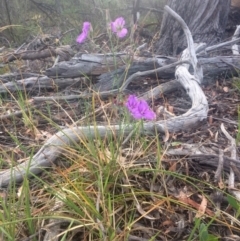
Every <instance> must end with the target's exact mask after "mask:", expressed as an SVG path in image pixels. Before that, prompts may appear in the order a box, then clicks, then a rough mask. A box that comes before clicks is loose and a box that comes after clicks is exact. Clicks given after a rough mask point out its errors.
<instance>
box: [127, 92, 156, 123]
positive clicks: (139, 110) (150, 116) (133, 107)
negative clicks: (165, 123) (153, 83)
mask: <svg viewBox="0 0 240 241" xmlns="http://www.w3.org/2000/svg"><path fill="white" fill-rule="evenodd" d="M126 107H127V108H128V110H129V112H130V113H131V115H132V116H133V117H134V118H135V119H137V120H139V119H146V120H154V119H155V118H156V114H155V113H154V112H153V111H152V110H151V109H150V107H149V105H148V103H147V102H146V101H145V100H138V98H137V97H136V96H135V95H130V96H129V97H128V100H127V102H126Z"/></svg>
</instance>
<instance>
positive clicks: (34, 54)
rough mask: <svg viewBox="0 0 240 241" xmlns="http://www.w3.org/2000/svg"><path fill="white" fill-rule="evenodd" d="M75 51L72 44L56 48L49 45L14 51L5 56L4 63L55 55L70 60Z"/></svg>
mask: <svg viewBox="0 0 240 241" xmlns="http://www.w3.org/2000/svg"><path fill="white" fill-rule="evenodd" d="M73 55H74V52H73V50H72V49H71V46H70V45H65V46H61V47H58V48H54V47H51V46H49V47H48V48H47V49H44V50H42V51H22V52H20V53H12V54H10V55H9V54H8V55H7V56H5V57H3V63H9V62H12V61H14V60H17V59H20V60H35V59H44V58H49V57H53V56H60V57H61V59H62V60H69V59H70V58H71V57H73Z"/></svg>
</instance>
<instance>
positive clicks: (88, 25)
mask: <svg viewBox="0 0 240 241" xmlns="http://www.w3.org/2000/svg"><path fill="white" fill-rule="evenodd" d="M90 27H91V23H89V22H84V23H83V28H82V31H83V32H85V33H88V32H89V30H90Z"/></svg>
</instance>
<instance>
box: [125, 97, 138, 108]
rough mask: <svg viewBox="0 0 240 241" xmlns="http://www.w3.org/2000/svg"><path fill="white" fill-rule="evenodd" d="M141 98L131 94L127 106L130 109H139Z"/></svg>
mask: <svg viewBox="0 0 240 241" xmlns="http://www.w3.org/2000/svg"><path fill="white" fill-rule="evenodd" d="M138 103H139V100H138V98H137V97H136V96H135V95H129V97H128V100H127V103H126V106H127V108H128V109H129V110H134V109H137V107H138Z"/></svg>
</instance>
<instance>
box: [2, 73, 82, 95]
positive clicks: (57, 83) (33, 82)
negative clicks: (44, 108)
mask: <svg viewBox="0 0 240 241" xmlns="http://www.w3.org/2000/svg"><path fill="white" fill-rule="evenodd" d="M78 81H79V80H76V79H51V78H49V77H47V76H43V77H40V78H38V77H30V78H27V79H21V80H17V81H11V82H7V83H3V84H1V85H0V93H9V92H10V93H11V92H15V91H19V90H33V89H42V88H45V89H56V88H66V87H68V86H69V85H71V84H75V83H77V82H78Z"/></svg>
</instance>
